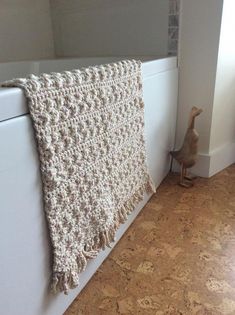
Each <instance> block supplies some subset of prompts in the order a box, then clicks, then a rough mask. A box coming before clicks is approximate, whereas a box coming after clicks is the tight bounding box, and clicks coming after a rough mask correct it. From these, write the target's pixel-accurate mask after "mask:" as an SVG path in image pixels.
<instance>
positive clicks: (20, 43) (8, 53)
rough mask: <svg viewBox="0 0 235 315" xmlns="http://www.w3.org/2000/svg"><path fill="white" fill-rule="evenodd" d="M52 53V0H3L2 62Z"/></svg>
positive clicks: (0, 5) (0, 1)
mask: <svg viewBox="0 0 235 315" xmlns="http://www.w3.org/2000/svg"><path fill="white" fill-rule="evenodd" d="M53 56H54V43H53V37H52V25H51V17H50V5H49V0H40V1H39V0H0V62H4V61H12V60H27V59H38V58H50V57H53Z"/></svg>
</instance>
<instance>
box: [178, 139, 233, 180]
mask: <svg viewBox="0 0 235 315" xmlns="http://www.w3.org/2000/svg"><path fill="white" fill-rule="evenodd" d="M233 163H235V142H234V143H228V144H226V145H224V146H222V147H220V148H218V149H216V150H214V151H212V152H210V154H204V153H199V155H198V161H197V163H196V165H195V166H194V167H192V168H191V169H190V172H192V173H193V174H195V175H197V176H200V177H211V176H213V175H215V174H216V173H218V172H220V171H222V170H223V169H224V168H226V167H228V166H229V165H231V164H233ZM179 169H180V168H179V165H178V164H177V163H176V162H175V161H174V162H173V165H172V170H173V171H175V172H178V171H179Z"/></svg>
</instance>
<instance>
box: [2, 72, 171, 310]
mask: <svg viewBox="0 0 235 315" xmlns="http://www.w3.org/2000/svg"><path fill="white" fill-rule="evenodd" d="M143 88H144V100H145V134H146V141H147V158H148V164H149V167H150V173H151V175H152V177H153V179H154V181H155V183H156V185H157V186H158V185H159V184H160V182H161V181H162V179H163V178H164V177H165V175H166V174H167V172H168V171H169V165H170V159H169V155H168V151H169V150H170V149H172V148H173V144H174V134H175V121H176V107H177V69H173V70H169V71H165V72H160V73H158V74H156V75H149V76H145V78H144V85H143ZM0 192H1V193H0V213H1V214H0V215H1V220H0V231H1V232H0V252H1V259H0V279H1V285H0V296H1V298H0V310H1V314H6V315H61V314H63V312H64V311H65V309H66V308H67V307H68V306H69V305H70V303H71V302H72V300H73V299H74V298H75V297H76V296H77V294H78V293H79V292H80V290H81V289H82V288H83V287H84V286H85V284H86V283H87V281H88V280H89V279H90V278H91V276H92V275H93V274H94V273H95V271H96V270H97V268H98V267H99V266H100V264H101V263H102V262H103V260H104V259H105V258H106V257H107V256H108V254H109V252H110V251H111V249H106V250H105V251H102V252H101V253H100V254H99V255H98V256H97V258H96V259H94V260H92V261H90V263H89V264H88V267H87V269H86V270H85V271H84V272H83V273H82V274H81V278H80V286H79V287H78V288H77V289H75V290H72V291H70V293H69V295H68V296H65V295H64V294H58V295H52V294H51V293H50V292H49V290H48V286H49V280H50V272H51V259H50V247H49V237H48V232H47V226H46V220H45V216H44V212H43V203H42V191H41V180H40V172H39V164H38V156H37V151H36V146H35V141H34V136H33V130H32V124H31V120H30V117H29V116H28V115H24V116H22V117H18V118H14V119H9V120H7V121H3V122H1V123H0ZM148 198H149V195H146V196H145V198H144V200H143V202H142V203H140V204H139V206H138V207H137V208H136V209H135V211H134V212H133V213H132V214H131V215H130V216H129V218H128V220H127V222H126V223H125V224H123V225H122V226H121V227H120V229H119V230H118V232H117V241H118V240H119V239H120V237H121V236H122V235H123V233H124V232H125V230H126V229H127V228H128V226H129V225H130V224H131V223H132V221H133V220H134V218H135V217H136V215H137V214H138V212H139V211H140V210H141V209H142V208H143V206H144V204H145V203H146V202H147V200H148ZM114 245H115V244H114Z"/></svg>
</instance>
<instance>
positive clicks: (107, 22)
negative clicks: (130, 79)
mask: <svg viewBox="0 0 235 315" xmlns="http://www.w3.org/2000/svg"><path fill="white" fill-rule="evenodd" d="M51 7H52V17H53V28H54V36H55V43H56V45H55V47H56V55H57V56H109V55H111V56H112V55H118V56H122V55H166V54H167V41H168V10H169V2H168V0H145V1H143V0H135V1H133V0H89V1H84V0H70V1H64V0H51Z"/></svg>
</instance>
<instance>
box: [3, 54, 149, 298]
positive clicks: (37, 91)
mask: <svg viewBox="0 0 235 315" xmlns="http://www.w3.org/2000/svg"><path fill="white" fill-rule="evenodd" d="M4 86H18V87H20V88H22V89H23V90H24V92H25V95H26V97H27V102H28V106H29V111H30V115H31V117H32V120H33V126H34V130H35V135H36V139H37V146H38V152H39V158H40V167H41V175H42V181H43V195H44V205H45V212H46V217H47V220H48V225H49V229H50V237H51V241H52V246H53V276H52V288H53V290H54V291H55V292H57V291H63V292H64V293H66V294H67V293H68V290H69V289H71V288H74V287H76V286H77V285H78V282H79V273H81V272H82V271H83V270H84V269H85V267H86V265H87V260H88V259H90V258H94V257H95V256H96V255H97V254H98V252H99V251H100V250H101V249H104V248H105V246H106V245H110V243H111V242H113V241H114V236H115V232H116V230H117V229H118V227H119V225H120V224H121V223H124V222H125V220H126V219H127V215H128V214H129V213H131V212H132V210H133V209H134V208H135V206H136V205H137V204H138V203H139V201H141V200H142V198H143V194H144V192H145V191H154V185H153V183H152V181H151V179H150V177H149V174H148V171H147V165H146V151H145V142H144V103H143V99H142V81H141V63H140V62H139V61H135V60H131V61H129V60H127V61H120V62H117V63H112V64H107V65H103V66H96V67H89V68H86V69H82V70H74V71H71V72H70V71H66V72H63V73H51V74H42V75H40V76H38V77H37V76H34V75H32V76H30V77H29V78H27V79H15V80H12V81H8V82H6V83H4Z"/></svg>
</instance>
